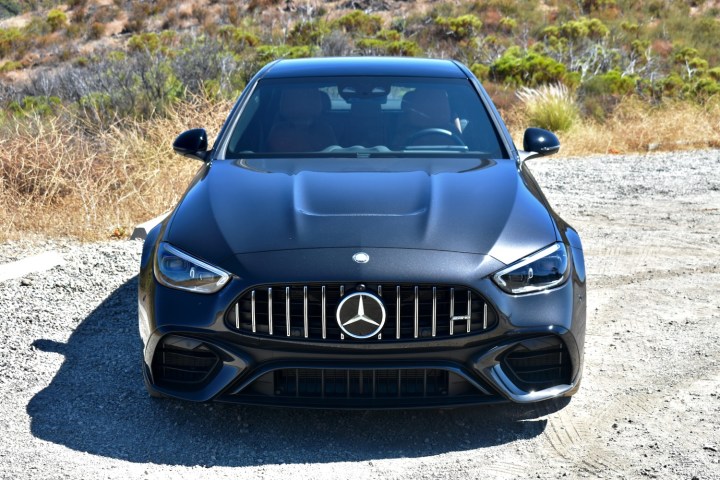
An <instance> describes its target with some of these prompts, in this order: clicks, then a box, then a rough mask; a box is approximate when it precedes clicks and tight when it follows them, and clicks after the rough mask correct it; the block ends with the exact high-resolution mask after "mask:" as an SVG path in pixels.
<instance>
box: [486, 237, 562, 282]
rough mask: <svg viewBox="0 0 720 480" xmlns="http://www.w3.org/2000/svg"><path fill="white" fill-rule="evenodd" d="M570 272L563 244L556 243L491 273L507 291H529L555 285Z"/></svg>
mask: <svg viewBox="0 0 720 480" xmlns="http://www.w3.org/2000/svg"><path fill="white" fill-rule="evenodd" d="M569 274H570V269H569V268H568V255H567V249H566V248H565V245H564V244H562V243H556V244H554V245H551V246H549V247H547V248H544V249H542V250H540V251H539V252H535V253H533V254H532V255H530V256H528V257H525V258H523V259H522V260H520V261H518V262H515V263H513V264H512V265H510V266H509V267H506V268H504V269H502V270H500V271H499V272H497V273H496V274H494V275H493V280H495V283H497V285H498V287H500V288H502V289H503V290H505V291H506V292H508V293H513V294H518V293H530V292H538V291H540V290H547V289H548V288H553V287H557V286H558V285H560V284H561V283H563V282H564V281H565V280H567V277H568V275H569Z"/></svg>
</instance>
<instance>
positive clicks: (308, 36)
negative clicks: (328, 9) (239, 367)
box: [288, 19, 330, 46]
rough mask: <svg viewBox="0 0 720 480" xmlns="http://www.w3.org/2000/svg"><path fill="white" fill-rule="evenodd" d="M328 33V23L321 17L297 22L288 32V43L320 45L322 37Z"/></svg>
mask: <svg viewBox="0 0 720 480" xmlns="http://www.w3.org/2000/svg"><path fill="white" fill-rule="evenodd" d="M328 33H330V28H329V27H328V24H327V23H326V22H325V21H324V20H322V19H315V20H310V21H301V22H297V23H296V24H295V25H294V26H293V28H292V30H290V34H289V35H288V43H290V44H292V45H298V46H302V45H320V43H321V42H322V39H323V38H324V37H325V36H326V35H327V34H328Z"/></svg>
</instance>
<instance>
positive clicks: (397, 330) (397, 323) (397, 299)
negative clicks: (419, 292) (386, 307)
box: [395, 285, 402, 340]
mask: <svg viewBox="0 0 720 480" xmlns="http://www.w3.org/2000/svg"><path fill="white" fill-rule="evenodd" d="M395 291H396V292H397V294H396V296H395V305H397V308H396V309H395V338H396V339H397V340H400V319H401V318H402V317H400V303H401V301H400V285H398V286H397V287H395Z"/></svg>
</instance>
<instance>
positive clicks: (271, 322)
mask: <svg viewBox="0 0 720 480" xmlns="http://www.w3.org/2000/svg"><path fill="white" fill-rule="evenodd" d="M267 303H268V333H269V334H270V335H272V334H273V321H272V319H273V314H272V287H269V288H268V302H267Z"/></svg>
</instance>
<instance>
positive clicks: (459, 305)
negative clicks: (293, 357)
mask: <svg viewBox="0 0 720 480" xmlns="http://www.w3.org/2000/svg"><path fill="white" fill-rule="evenodd" d="M358 287H359V289H358ZM277 290H280V291H282V293H284V295H283V294H282V293H281V294H280V295H278V294H277ZM356 291H366V292H367V293H369V294H373V295H376V296H378V297H380V296H381V295H382V297H380V298H381V301H382V302H383V304H384V306H385V314H386V317H385V324H384V326H383V327H382V329H381V330H380V331H379V332H378V333H377V335H375V336H373V337H371V338H367V339H355V338H351V337H350V336H348V335H344V334H343V333H342V330H341V329H340V326H339V325H338V324H337V320H336V312H337V308H338V305H339V304H340V302H341V301H342V300H343V298H344V297H346V296H347V295H348V294H351V293H354V292H356ZM393 291H394V295H393V293H392V292H393ZM278 297H279V298H278ZM226 322H227V325H228V327H230V328H232V329H233V330H234V331H238V332H242V333H246V334H254V335H258V336H277V335H279V336H281V337H283V338H292V339H296V340H297V339H306V340H308V341H322V340H324V341H331V342H341V341H346V342H358V341H365V342H370V341H372V342H396V341H415V340H425V339H431V338H449V337H453V336H458V335H468V334H482V333H483V332H486V331H488V330H489V329H492V328H494V327H495V326H496V325H497V323H498V315H497V312H496V310H495V309H494V308H493V307H492V306H491V305H490V304H488V303H487V301H486V300H485V299H484V298H483V297H482V296H480V295H479V294H478V293H477V292H475V291H474V290H472V289H469V288H467V287H461V286H453V285H448V286H444V285H421V284H388V283H384V284H371V285H367V284H363V285H362V286H360V284H339V283H337V284H332V283H328V284H306V285H302V284H301V285H259V286H254V287H252V288H251V289H248V290H247V291H246V292H245V293H244V294H242V295H241V296H240V297H239V298H238V300H237V301H236V302H235V303H233V304H232V306H231V307H230V308H229V309H228V311H227V314H226ZM458 322H463V323H464V324H465V325H464V326H465V328H462V327H459V326H458V325H457V323H458ZM301 323H302V325H301ZM456 327H459V328H456ZM283 333H284V335H283ZM393 388H394V387H393ZM418 388H419V387H418Z"/></svg>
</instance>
